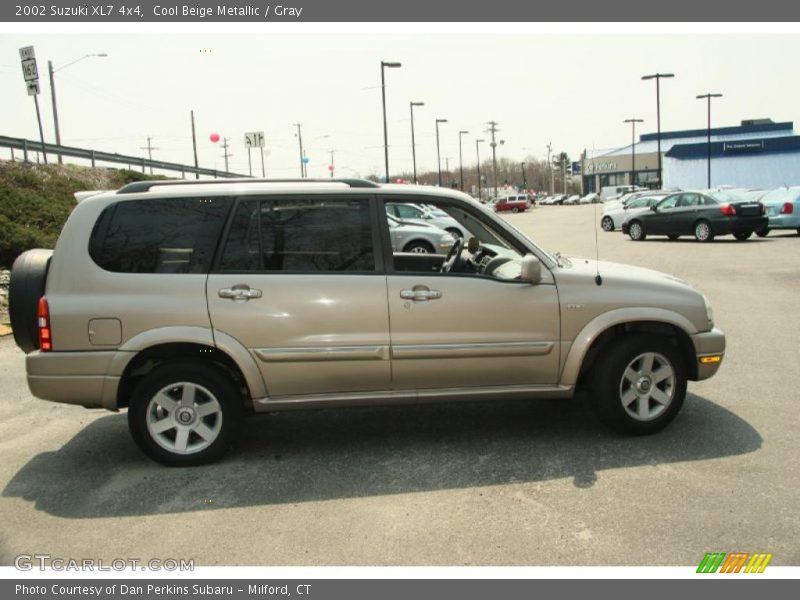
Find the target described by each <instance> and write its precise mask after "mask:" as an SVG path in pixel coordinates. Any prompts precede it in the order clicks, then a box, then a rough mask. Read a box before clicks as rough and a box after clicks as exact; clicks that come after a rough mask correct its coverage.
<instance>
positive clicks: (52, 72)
mask: <svg viewBox="0 0 800 600" xmlns="http://www.w3.org/2000/svg"><path fill="white" fill-rule="evenodd" d="M93 56H94V57H98V58H105V57H107V56H108V54H106V53H105V52H101V53H100V54H84V55H83V56H81V57H80V58H76V59H75V60H73V61H72V62H68V63H67V64H65V65H64V66H63V67H59V68H58V69H54V68H53V61H52V60H48V61H47V71H48V72H49V74H50V97H51V99H52V101H53V123H54V125H55V130H56V144H57V145H58V146H60V145H61V130H60V129H59V127H58V106H57V105H56V83H55V78H54V77H53V75H55V74H56V73H57V72H58V71H63V70H64V69H66V68H67V67H69V66H70V65H74V64H75V63H76V62H79V61H82V60H83V59H84V58H91V57H93ZM63 162H64V159H63V158H62V156H61V154H60V153H59V155H58V163H59V164H62V163H63Z"/></svg>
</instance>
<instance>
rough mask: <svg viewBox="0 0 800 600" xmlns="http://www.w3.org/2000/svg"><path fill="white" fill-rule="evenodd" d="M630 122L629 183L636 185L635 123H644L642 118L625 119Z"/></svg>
mask: <svg viewBox="0 0 800 600" xmlns="http://www.w3.org/2000/svg"><path fill="white" fill-rule="evenodd" d="M624 122H625V123H630V124H631V185H636V124H637V123H644V120H642V119H625V121H624Z"/></svg>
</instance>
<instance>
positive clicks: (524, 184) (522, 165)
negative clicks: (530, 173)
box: [519, 162, 528, 194]
mask: <svg viewBox="0 0 800 600" xmlns="http://www.w3.org/2000/svg"><path fill="white" fill-rule="evenodd" d="M519 166H520V168H521V169H522V189H523V191H524V192H525V193H526V194H527V193H528V179H527V178H526V177H525V163H524V162H522V163H519Z"/></svg>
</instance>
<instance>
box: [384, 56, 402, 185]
mask: <svg viewBox="0 0 800 600" xmlns="http://www.w3.org/2000/svg"><path fill="white" fill-rule="evenodd" d="M401 66H402V65H401V64H400V63H399V62H385V61H381V98H382V100H383V155H384V159H385V161H386V183H389V136H388V134H387V130H386V77H385V74H384V73H385V69H386V67H389V68H390V69H399V68H400V67H401Z"/></svg>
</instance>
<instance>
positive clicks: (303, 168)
mask: <svg viewBox="0 0 800 600" xmlns="http://www.w3.org/2000/svg"><path fill="white" fill-rule="evenodd" d="M295 127H297V141H298V142H299V144H300V179H303V178H305V176H306V163H305V161H304V160H303V158H304V157H305V154H304V152H303V134H302V133H301V131H300V128H301V127H302V124H301V123H295Z"/></svg>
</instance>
